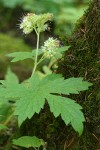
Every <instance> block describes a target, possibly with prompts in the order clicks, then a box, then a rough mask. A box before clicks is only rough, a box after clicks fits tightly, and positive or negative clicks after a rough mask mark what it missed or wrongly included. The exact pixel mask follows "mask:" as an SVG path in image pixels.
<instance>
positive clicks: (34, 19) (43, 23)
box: [20, 13, 53, 34]
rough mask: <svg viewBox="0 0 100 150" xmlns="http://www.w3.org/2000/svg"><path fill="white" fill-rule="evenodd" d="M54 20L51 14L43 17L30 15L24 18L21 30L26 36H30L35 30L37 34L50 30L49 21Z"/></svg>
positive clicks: (42, 15)
mask: <svg viewBox="0 0 100 150" xmlns="http://www.w3.org/2000/svg"><path fill="white" fill-rule="evenodd" d="M52 18H53V15H52V14H50V13H47V14H41V15H36V14H34V13H28V14H27V15H26V16H24V17H23V18H22V20H21V24H20V29H22V30H23V32H24V33H25V34H29V33H31V32H32V31H33V30H35V32H36V33H40V32H43V31H45V30H47V29H48V24H47V21H51V20H52Z"/></svg>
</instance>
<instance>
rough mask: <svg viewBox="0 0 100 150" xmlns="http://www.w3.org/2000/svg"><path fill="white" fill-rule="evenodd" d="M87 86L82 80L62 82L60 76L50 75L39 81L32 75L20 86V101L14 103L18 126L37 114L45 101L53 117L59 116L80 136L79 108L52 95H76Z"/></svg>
mask: <svg viewBox="0 0 100 150" xmlns="http://www.w3.org/2000/svg"><path fill="white" fill-rule="evenodd" d="M89 86H91V83H89V82H85V81H83V80H82V78H69V79H66V80H64V78H63V77H61V75H56V74H51V75H48V76H46V77H45V78H43V79H41V80H40V79H39V77H38V76H37V74H34V75H33V76H32V77H31V78H30V79H29V80H28V81H27V82H26V83H22V84H21V85H20V93H19V95H20V99H19V100H18V101H17V102H16V110H15V115H18V122H19V126H20V125H21V124H22V122H23V121H24V120H25V119H26V118H29V119H30V118H31V117H32V116H33V115H34V114H35V113H39V112H40V110H41V108H43V106H44V103H45V99H46V100H47V101H48V103H49V105H50V109H51V111H52V112H53V114H54V115H55V117H57V116H59V115H61V117H62V119H63V120H64V122H65V123H66V124H69V123H71V125H72V126H73V128H74V129H75V131H78V132H79V134H81V133H82V130H83V122H84V121H85V119H84V116H83V113H82V112H81V109H82V108H81V106H80V105H79V104H77V103H75V101H73V100H71V99H68V98H64V97H62V96H59V95H58V96H57V95H54V94H56V93H57V94H67V95H69V94H70V93H74V94H78V93H79V91H83V90H87V89H88V87H89Z"/></svg>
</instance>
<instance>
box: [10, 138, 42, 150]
mask: <svg viewBox="0 0 100 150" xmlns="http://www.w3.org/2000/svg"><path fill="white" fill-rule="evenodd" d="M13 144H14V145H17V146H21V147H25V148H30V147H33V148H37V147H40V146H44V145H45V142H44V141H43V140H42V139H38V138H37V137H36V136H33V137H31V136H22V137H20V138H18V139H14V140H13Z"/></svg>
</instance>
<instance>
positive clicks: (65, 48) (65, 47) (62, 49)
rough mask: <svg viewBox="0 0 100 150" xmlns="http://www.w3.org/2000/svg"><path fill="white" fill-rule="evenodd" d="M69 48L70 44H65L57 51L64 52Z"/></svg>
mask: <svg viewBox="0 0 100 150" xmlns="http://www.w3.org/2000/svg"><path fill="white" fill-rule="evenodd" d="M69 48H70V46H63V47H60V48H57V49H56V51H57V52H60V53H62V52H65V51H67V50H68V49H69Z"/></svg>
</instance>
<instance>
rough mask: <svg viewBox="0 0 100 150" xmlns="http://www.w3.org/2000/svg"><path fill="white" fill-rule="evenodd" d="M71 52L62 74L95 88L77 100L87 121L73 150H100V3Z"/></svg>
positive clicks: (62, 64)
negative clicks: (89, 82)
mask: <svg viewBox="0 0 100 150" xmlns="http://www.w3.org/2000/svg"><path fill="white" fill-rule="evenodd" d="M64 42H65V43H69V45H71V48H70V50H69V52H66V53H65V55H64V58H63V59H62V60H61V61H60V62H59V68H58V72H59V73H62V74H63V76H64V77H65V78H67V77H71V76H74V77H79V76H82V77H84V79H85V80H88V81H91V82H92V83H93V86H92V88H91V89H90V90H89V91H87V92H85V93H84V94H81V95H80V96H79V97H76V96H75V97H76V99H77V98H78V99H79V103H80V104H81V105H82V106H83V111H84V114H85V117H86V123H85V129H84V133H83V135H82V136H81V137H80V138H74V142H72V144H71V145H70V146H69V148H68V149H70V150H90V149H91V150H97V149H99V136H100V122H99V121H100V0H94V1H93V3H92V4H90V7H89V9H88V10H87V12H86V13H85V15H84V16H83V17H82V18H81V20H80V22H79V23H78V25H77V27H76V29H75V31H74V33H73V35H72V37H71V38H70V39H67V40H66V41H65V39H64Z"/></svg>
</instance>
